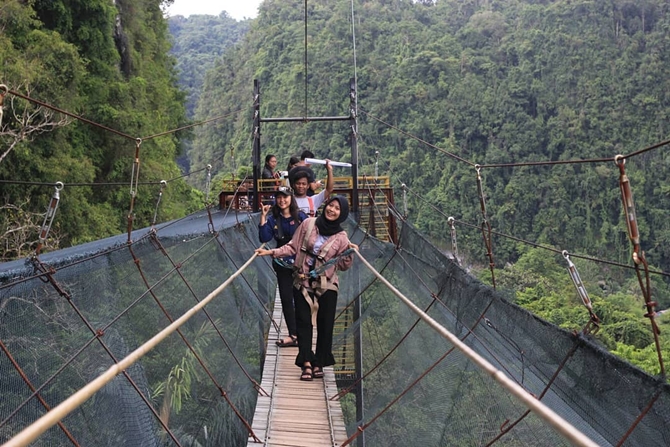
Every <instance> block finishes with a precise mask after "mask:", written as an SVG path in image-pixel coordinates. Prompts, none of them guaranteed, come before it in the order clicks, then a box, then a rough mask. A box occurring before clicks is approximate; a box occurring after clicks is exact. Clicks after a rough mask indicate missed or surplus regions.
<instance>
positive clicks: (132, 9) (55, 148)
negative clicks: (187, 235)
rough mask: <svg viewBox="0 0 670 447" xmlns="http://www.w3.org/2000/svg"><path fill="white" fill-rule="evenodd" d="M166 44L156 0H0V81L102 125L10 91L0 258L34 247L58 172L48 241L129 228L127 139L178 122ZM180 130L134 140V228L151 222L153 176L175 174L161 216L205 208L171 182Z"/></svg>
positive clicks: (180, 97) (0, 169)
mask: <svg viewBox="0 0 670 447" xmlns="http://www.w3.org/2000/svg"><path fill="white" fill-rule="evenodd" d="M169 49H170V36H169V34H168V27H167V22H166V20H165V18H164V16H163V11H162V10H161V1H159V0H116V1H114V2H110V1H109V0H29V1H19V0H4V1H2V2H0V83H2V84H4V85H6V86H7V88H8V89H9V90H11V91H15V92H18V93H20V94H22V95H25V96H29V97H31V98H33V99H35V100H38V101H41V102H44V103H47V104H50V105H52V106H56V107H57V108H59V109H61V110H65V111H68V112H70V113H73V114H76V115H79V116H81V117H84V118H86V119H87V120H89V121H91V122H93V123H97V124H99V125H102V126H104V127H106V128H107V129H103V128H102V127H100V126H97V125H93V124H88V123H84V122H81V121H79V120H76V119H73V118H67V117H65V116H64V115H61V114H57V113H56V114H54V113H50V110H49V109H46V108H40V107H38V106H37V105H35V103H33V102H28V101H25V100H22V99H20V98H19V97H16V96H14V95H6V98H5V104H4V114H3V115H4V117H3V121H2V128H1V129H0V144H1V148H2V151H1V152H0V153H1V154H2V156H3V158H2V160H0V179H3V180H5V181H8V182H10V183H1V184H0V200H1V202H0V205H1V206H2V209H3V211H2V213H0V224H2V228H3V233H2V235H3V237H2V248H3V250H2V252H1V253H0V254H1V255H2V259H12V258H17V257H25V256H27V255H29V254H30V252H31V251H32V250H34V248H35V246H36V242H37V237H36V236H37V234H38V232H39V226H40V225H41V223H42V220H43V213H44V211H45V210H46V208H47V204H48V203H49V199H50V198H51V195H52V193H53V186H51V185H53V184H54V183H55V182H57V181H61V182H63V183H65V185H66V187H65V188H64V190H63V191H61V192H60V197H61V201H60V206H59V209H58V213H57V216H56V219H55V220H54V225H53V227H52V229H51V232H50V238H49V240H48V241H47V246H46V247H45V250H46V249H53V248H57V247H58V246H61V247H67V246H69V245H74V244H79V243H82V242H87V241H91V240H97V239H100V238H103V237H105V236H110V235H114V234H119V233H121V232H124V231H125V230H126V228H127V226H128V217H127V216H128V213H129V210H130V201H131V200H130V198H131V196H130V193H129V186H130V183H131V173H132V172H133V164H134V160H135V153H136V141H135V138H144V137H148V136H152V135H157V134H159V133H163V132H165V131H167V130H170V129H176V128H178V127H180V126H183V125H184V124H186V116H185V112H184V98H185V95H184V93H183V92H182V91H180V90H179V89H178V87H177V85H176V74H175V70H174V64H175V61H174V59H172V58H171V57H170V56H169V55H168V51H169ZM109 129H112V130H113V132H112V131H110V130H109ZM181 136H182V135H178V134H177V135H176V134H167V135H164V136H160V137H156V138H151V139H147V138H145V140H143V141H142V143H141V145H140V150H139V167H140V172H139V183H140V185H139V186H138V187H137V197H136V199H135V205H134V209H133V211H134V212H133V225H134V227H135V228H141V227H146V226H148V225H150V223H151V220H152V218H153V215H154V212H155V209H156V202H157V197H158V194H159V191H160V185H159V184H158V183H159V182H160V181H161V180H172V179H175V180H174V181H170V182H169V185H168V187H167V188H166V190H165V192H164V194H163V198H162V201H161V207H160V209H159V210H158V218H159V219H160V220H168V219H172V218H176V217H181V216H183V215H184V214H185V213H187V212H190V211H193V210H195V209H197V208H199V207H201V206H202V200H198V199H197V197H198V195H197V194H194V193H193V191H192V189H191V187H189V186H188V185H186V183H185V182H184V181H183V180H180V179H177V177H179V176H180V175H181V172H180V170H179V168H178V167H177V164H176V162H175V159H176V157H177V155H178V154H179V151H180V145H179V139H180V137H181ZM20 182H28V183H27V184H26V183H20ZM148 183H151V184H148ZM70 185H72V186H70ZM74 185H78V186H74ZM40 214H41V215H40Z"/></svg>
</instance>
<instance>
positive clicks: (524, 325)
mask: <svg viewBox="0 0 670 447" xmlns="http://www.w3.org/2000/svg"><path fill="white" fill-rule="evenodd" d="M257 225H258V221H257V216H242V215H239V216H235V217H234V218H231V216H225V215H223V213H221V214H219V213H213V217H212V215H211V214H209V213H204V212H203V213H200V214H198V215H194V216H191V217H189V218H188V219H185V220H182V221H177V222H173V223H170V224H168V225H164V226H163V227H157V228H156V229H154V230H151V231H149V230H143V231H137V232H134V233H133V234H132V243H128V242H127V241H126V240H125V239H124V238H125V236H124V237H117V238H111V239H108V240H103V241H98V242H95V243H92V244H85V245H82V246H79V247H74V248H72V249H67V250H60V251H56V252H52V253H47V254H45V255H42V256H39V257H37V258H35V259H28V260H24V261H16V262H10V263H5V264H2V265H0V342H1V345H0V348H1V351H0V396H1V398H0V442H5V441H7V440H9V439H10V438H11V437H12V436H14V435H15V434H16V433H18V432H19V431H20V430H22V429H23V428H25V427H26V426H28V425H29V424H31V423H32V422H33V421H35V420H36V419H38V418H39V417H40V416H42V415H43V414H45V413H46V412H47V411H48V409H49V408H53V407H54V406H56V405H58V404H59V403H61V402H62V401H63V400H65V399H66V398H67V397H68V396H70V395H71V394H72V393H74V392H75V391H77V390H78V389H80V388H82V387H83V386H84V385H85V384H86V383H88V382H90V381H91V380H93V379H94V378H96V377H97V376H99V375H100V374H101V373H102V372H103V371H105V370H106V369H107V368H109V367H110V365H112V364H113V363H114V362H117V361H118V360H119V359H122V358H123V357H125V356H126V355H128V354H129V353H130V352H132V351H133V350H135V349H136V348H137V347H138V346H140V345H141V344H142V343H144V342H145V341H147V340H148V339H150V338H151V337H152V336H153V335H154V334H156V333H157V332H158V331H160V330H161V329H163V328H164V327H166V326H167V325H169V324H170V322H171V321H173V320H174V319H176V318H178V317H179V316H181V315H182V314H183V313H184V312H186V311H187V310H188V309H190V308H191V307H193V306H194V305H195V304H197V303H198V302H199V300H201V299H203V297H205V296H207V295H208V294H209V293H210V292H212V290H214V289H216V288H217V287H218V286H219V285H220V284H221V283H222V282H224V281H225V280H226V279H227V278H229V277H230V276H231V275H232V274H233V273H235V272H236V271H238V270H239V269H240V266H241V265H243V264H244V263H245V262H246V261H247V260H249V259H250V258H251V256H252V255H253V250H254V249H255V248H256V247H258V246H259V245H260V244H259V243H258V235H257V231H258V230H257V228H258V227H257ZM215 229H216V231H214V230H215ZM347 230H348V233H349V236H350V239H351V240H352V241H353V242H355V243H357V244H360V247H361V248H360V253H361V254H362V256H363V257H364V258H365V259H366V260H368V261H369V262H370V263H371V264H373V266H374V267H375V268H376V269H377V270H378V271H379V272H381V274H382V275H383V276H384V278H386V279H387V280H389V281H390V282H391V283H392V284H393V285H394V286H395V287H396V288H397V289H398V290H400V291H401V292H402V293H403V294H404V295H406V296H407V297H409V298H410V299H411V300H412V301H413V302H414V303H415V304H416V305H417V306H419V307H420V308H421V309H423V310H424V311H426V312H427V313H428V314H429V315H430V316H431V317H432V318H433V319H435V320H436V321H437V322H439V323H440V324H441V325H443V326H444V327H445V328H446V329H447V330H449V331H450V332H452V333H453V334H455V335H456V336H458V337H459V338H460V339H461V340H463V342H465V343H466V344H467V345H468V346H470V347H471V348H472V349H474V350H475V351H476V352H477V353H479V354H480V355H481V356H483V357H484V358H486V359H487V360H488V361H489V362H490V363H492V364H493V365H495V366H496V367H497V368H499V369H500V370H501V371H503V372H504V373H505V374H506V375H508V376H509V377H510V378H512V379H513V380H514V381H516V382H517V383H518V384H519V385H520V386H522V387H523V388H525V389H526V390H527V391H529V392H530V393H532V394H533V395H535V396H537V397H538V398H540V399H541V400H542V402H544V403H545V404H546V405H548V406H549V407H550V408H551V409H552V410H554V411H555V412H556V413H558V414H559V415H560V416H561V417H563V418H564V419H565V420H567V421H568V422H570V423H571V424H572V425H573V426H574V427H575V428H576V429H578V430H580V431H581V432H582V433H584V434H585V435H587V436H588V437H590V438H591V439H592V440H593V441H594V442H596V443H597V444H598V445H625V446H645V447H646V446H663V445H669V444H670V389H669V388H668V386H667V385H666V384H665V383H664V381H662V380H660V379H658V378H654V377H651V376H649V375H647V374H645V373H643V372H642V371H640V370H639V369H637V368H635V367H633V366H631V365H629V364H627V363H625V362H623V361H621V360H619V359H617V358H615V357H614V356H612V355H610V354H609V353H607V352H606V351H605V350H604V349H602V348H600V347H599V346H598V345H597V344H596V343H595V342H594V341H593V340H591V339H589V338H588V337H585V336H582V335H579V334H577V335H576V334H573V333H570V332H567V331H564V330H562V329H559V328H557V327H555V326H553V325H551V324H548V323H546V322H544V321H542V320H540V319H539V318H537V317H535V316H533V315H532V314H530V313H529V312H526V311H524V310H523V309H521V308H519V307H518V306H516V305H514V304H512V303H510V302H508V301H506V300H505V299H504V297H502V296H501V295H499V294H498V293H496V292H495V291H493V290H492V289H491V288H490V287H488V286H486V285H483V284H482V283H480V282H479V281H477V280H475V279H473V278H472V277H470V276H469V275H468V274H467V273H466V272H465V271H464V270H463V269H461V268H460V267H459V266H458V265H457V264H456V263H455V262H454V261H452V260H451V259H450V258H448V257H447V256H446V255H444V254H443V253H441V252H440V251H439V250H438V249H436V248H435V247H434V246H433V245H431V244H430V243H429V242H428V241H427V240H426V239H424V238H423V236H422V235H421V234H420V233H419V232H417V231H415V230H414V229H413V228H412V227H411V226H410V225H408V224H402V228H401V231H400V240H399V243H398V244H397V245H395V244H391V243H386V242H382V241H380V240H378V239H375V238H374V237H371V236H369V235H368V234H366V233H365V232H364V231H362V230H361V229H360V228H359V227H357V226H356V225H355V224H354V223H353V221H350V222H349V225H348V227H347ZM275 287H276V279H275V277H274V272H273V270H272V268H271V266H270V263H269V260H268V258H256V259H254V260H253V263H252V265H251V266H250V268H248V269H246V270H244V271H243V272H242V274H241V275H240V276H239V277H237V278H235V279H234V281H232V283H231V284H230V286H229V287H227V288H225V289H224V290H223V291H222V292H221V293H220V294H219V295H218V296H217V297H216V298H215V299H214V300H212V301H211V303H209V304H207V306H205V308H204V310H203V311H200V312H198V313H197V314H196V315H195V316H194V317H193V318H191V319H190V320H189V321H188V322H187V323H185V324H184V325H183V326H181V327H180V329H179V331H178V333H174V334H172V335H170V336H169V337H168V338H167V339H166V340H165V341H163V342H162V343H160V344H159V345H158V346H157V347H156V348H155V349H153V350H151V351H149V352H148V353H147V354H146V355H145V356H144V357H143V358H142V359H140V360H139V361H138V362H137V363H135V364H134V365H133V366H132V367H130V368H128V369H126V370H125V371H124V372H123V373H122V374H119V375H118V376H117V377H116V378H115V379H114V380H113V381H112V382H110V383H109V384H107V385H106V386H104V387H103V388H102V389H101V390H100V391H99V392H98V393H96V394H94V395H93V396H92V397H91V398H90V399H89V400H87V401H86V402H85V403H84V404H83V405H82V406H80V407H79V408H78V409H76V410H75V411H73V412H72V413H70V414H69V415H68V416H67V417H66V418H65V419H63V420H62V421H61V422H60V423H59V424H58V425H57V426H54V427H52V428H50V429H49V430H48V431H47V432H46V433H45V434H43V435H42V436H41V437H40V438H39V439H38V440H37V441H36V443H35V445H40V446H64V445H80V446H138V447H139V446H142V447H144V446H173V445H182V446H242V445H246V443H247V440H248V439H249V438H250V437H253V436H254V434H253V431H252V430H251V421H252V417H253V414H254V407H255V404H256V399H257V397H258V396H259V395H261V394H269V393H271V392H272V390H265V389H263V388H262V386H261V385H260V384H259V382H260V378H261V375H262V365H263V361H264V356H265V351H266V338H267V335H268V333H269V332H270V331H276V330H277V323H278V322H274V321H272V318H271V316H272V306H273V302H274V296H275ZM357 300H360V301H359V302H358V304H359V305H360V307H359V310H360V317H357V310H356V309H357V303H356V301H357ZM338 305H339V311H338V322H337V324H336V330H337V332H336V334H335V341H334V343H335V346H334V347H335V350H336V360H337V362H338V364H337V365H336V366H335V372H336V377H337V378H338V386H339V389H340V394H339V395H338V396H337V399H338V400H339V401H340V403H341V405H342V408H343V410H344V414H345V417H346V422H347V428H348V433H349V435H350V436H351V442H352V444H353V445H356V444H357V443H358V445H363V443H364V445H367V446H408V445H426V446H483V445H501V446H502V445H504V446H538V445H547V446H549V445H551V446H558V445H569V443H568V441H566V440H564V439H563V438H562V437H561V436H560V435H559V434H558V433H557V432H555V431H554V430H553V429H552V428H551V427H549V426H548V425H547V424H546V423H545V422H544V421H543V420H541V419H540V418H538V417H537V416H536V415H534V414H533V413H529V414H527V409H526V407H525V406H524V405H523V404H521V403H519V402H518V401H517V400H516V399H515V398H514V397H513V396H511V395H510V394H509V393H508V392H506V391H505V390H504V389H503V388H502V387H500V386H499V385H497V384H496V382H495V381H493V380H492V379H491V377H489V376H488V375H487V374H486V373H484V372H483V371H482V370H480V369H479V368H478V367H477V366H476V365H475V364H474V363H473V362H472V361H471V360H469V359H468V358H467V357H465V356H464V355H463V353H462V352H461V351H459V350H457V349H454V347H453V346H452V345H451V344H450V343H449V342H447V341H446V340H445V339H444V338H443V337H442V336H440V335H439V334H438V333H437V332H435V331H434V330H433V329H432V328H431V327H429V326H428V325H427V324H426V323H425V322H423V321H421V320H420V319H419V318H418V317H417V315H416V314H415V313H413V312H411V311H410V310H409V309H408V308H407V307H406V306H405V305H404V304H403V303H402V302H401V301H399V300H398V299H397V298H396V297H395V296H394V295H393V294H392V293H390V292H389V290H388V288H387V287H386V286H384V285H383V284H381V283H380V282H379V281H378V280H377V278H376V277H375V276H374V275H373V274H372V272H371V271H370V270H368V269H367V268H365V267H364V266H363V265H361V264H360V263H358V262H357V261H354V267H353V268H352V269H351V270H349V271H347V272H343V273H341V274H340V296H339V304H338ZM359 352H360V354H362V355H361V356H360V358H361V361H362V365H361V366H362V369H361V371H360V372H357V371H356V368H355V367H352V366H351V365H354V364H355V363H356V357H357V355H358V354H359ZM297 372H298V370H297V368H296V374H297ZM357 396H358V397H357Z"/></svg>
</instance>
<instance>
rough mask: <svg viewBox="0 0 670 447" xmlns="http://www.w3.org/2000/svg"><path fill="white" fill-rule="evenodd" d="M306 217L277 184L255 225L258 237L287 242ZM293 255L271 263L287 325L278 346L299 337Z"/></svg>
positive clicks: (288, 191)
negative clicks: (257, 223) (271, 200)
mask: <svg viewBox="0 0 670 447" xmlns="http://www.w3.org/2000/svg"><path fill="white" fill-rule="evenodd" d="M305 219H307V215H306V214H305V213H303V212H302V211H300V210H298V205H297V203H296V201H295V198H294V197H293V190H292V189H291V188H289V187H287V186H280V187H279V188H278V189H277V193H276V202H275V204H274V205H264V206H263V209H262V211H261V220H260V225H259V227H258V238H259V239H260V241H261V242H270V241H271V240H272V239H274V240H275V241H276V242H277V247H281V246H283V245H285V244H286V243H288V242H289V241H290V240H291V237H293V234H294V233H295V230H296V228H298V225H300V223H301V222H302V221H303V220H305ZM294 261H295V256H287V257H284V258H282V259H281V260H275V261H274V262H273V263H272V267H273V268H274V271H275V273H277V285H278V286H279V298H280V299H281V305H282V312H283V313H284V320H285V321H286V327H287V328H288V338H284V339H282V340H277V346H279V347H282V348H283V347H288V346H298V336H297V334H298V333H297V330H296V322H295V307H294V304H293V293H294V291H293V267H292V266H293V262H294Z"/></svg>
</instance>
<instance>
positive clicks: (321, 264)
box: [293, 219, 348, 326]
mask: <svg viewBox="0 0 670 447" xmlns="http://www.w3.org/2000/svg"><path fill="white" fill-rule="evenodd" d="M315 222H316V219H308V220H306V221H305V222H303V224H302V225H306V227H305V236H304V237H303V238H302V245H301V247H300V250H299V251H298V252H297V253H296V255H295V264H294V266H295V267H294V270H293V287H295V288H296V289H298V290H300V293H302V296H303V297H305V300H306V301H307V304H309V308H310V310H311V313H312V326H315V325H316V313H317V311H318V310H319V300H318V299H319V297H320V296H321V295H323V293H325V292H326V291H327V290H337V285H336V284H328V278H327V277H326V275H324V274H322V273H323V272H325V271H326V270H327V269H328V268H329V267H330V266H331V265H333V264H335V263H336V262H337V261H338V260H339V258H340V257H341V256H342V255H344V253H342V255H340V256H338V257H336V258H333V259H331V260H329V261H326V260H325V259H324V255H325V254H327V253H328V251H329V250H330V247H331V246H332V245H333V243H335V241H336V240H337V238H334V237H332V236H331V237H329V238H328V240H327V241H326V243H325V244H323V246H322V247H321V250H319V254H318V255H316V254H314V253H312V252H310V251H309V250H307V241H308V240H309V238H310V236H311V235H312V231H313V230H314V224H315ZM336 234H337V233H336ZM333 236H334V235H333ZM345 253H346V252H345ZM347 254H348V253H347ZM306 256H311V257H312V258H313V259H314V265H313V266H312V267H313V269H312V270H310V271H309V272H308V273H306V274H305V273H300V269H301V268H302V266H303V264H304V263H305V257H306ZM306 279H307V280H309V285H310V288H311V289H312V290H314V295H315V298H312V297H311V296H310V295H309V293H308V292H307V289H306V288H305V286H304V285H303V281H305V280H306Z"/></svg>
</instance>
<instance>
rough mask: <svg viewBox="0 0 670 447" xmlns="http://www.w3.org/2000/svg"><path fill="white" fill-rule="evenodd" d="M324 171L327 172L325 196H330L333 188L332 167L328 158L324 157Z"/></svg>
mask: <svg viewBox="0 0 670 447" xmlns="http://www.w3.org/2000/svg"><path fill="white" fill-rule="evenodd" d="M326 171H327V172H328V178H327V179H326V198H328V197H330V195H331V194H332V193H333V190H334V189H335V181H334V180H333V167H332V166H331V164H330V160H328V159H327V158H326Z"/></svg>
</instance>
